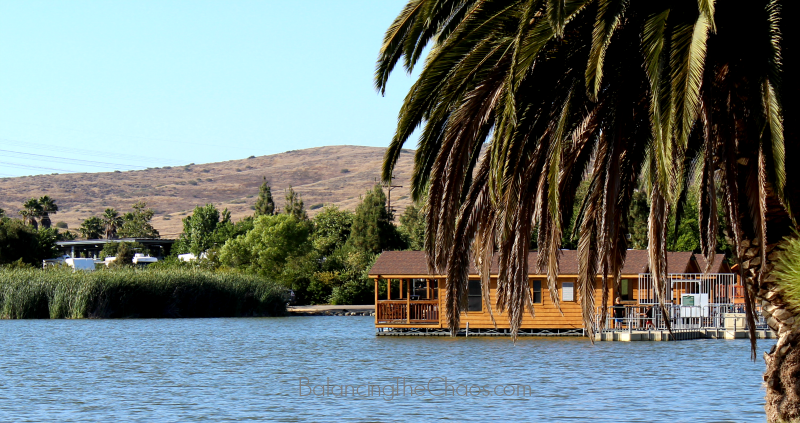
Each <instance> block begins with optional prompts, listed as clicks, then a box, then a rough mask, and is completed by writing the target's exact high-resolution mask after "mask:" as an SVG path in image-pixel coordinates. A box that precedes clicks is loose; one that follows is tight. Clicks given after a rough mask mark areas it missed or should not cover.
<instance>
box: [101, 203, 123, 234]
mask: <svg viewBox="0 0 800 423" xmlns="http://www.w3.org/2000/svg"><path fill="white" fill-rule="evenodd" d="M103 226H104V227H105V231H106V239H113V238H116V237H117V229H119V228H120V227H121V226H122V216H120V215H119V212H117V211H116V210H115V209H110V208H109V209H106V210H105V212H103Z"/></svg>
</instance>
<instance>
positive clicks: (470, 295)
mask: <svg viewBox="0 0 800 423" xmlns="http://www.w3.org/2000/svg"><path fill="white" fill-rule="evenodd" d="M473 284H474V285H473ZM473 287H477V290H478V293H477V294H475V293H474V291H473V289H472V288H473ZM482 290H483V286H482V284H481V280H480V279H468V280H467V312H476V313H482V312H483V292H482ZM474 300H477V302H476V303H477V304H478V305H479V306H480V308H477V307H474V305H473V304H475V303H473V301H474ZM473 307H474V308H473Z"/></svg>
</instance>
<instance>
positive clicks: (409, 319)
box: [406, 281, 411, 324]
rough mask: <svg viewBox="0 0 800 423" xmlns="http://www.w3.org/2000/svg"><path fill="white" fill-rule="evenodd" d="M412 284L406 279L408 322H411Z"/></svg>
mask: <svg viewBox="0 0 800 423" xmlns="http://www.w3.org/2000/svg"><path fill="white" fill-rule="evenodd" d="M410 285H411V284H409V283H408V281H406V323H408V324H411V287H410Z"/></svg>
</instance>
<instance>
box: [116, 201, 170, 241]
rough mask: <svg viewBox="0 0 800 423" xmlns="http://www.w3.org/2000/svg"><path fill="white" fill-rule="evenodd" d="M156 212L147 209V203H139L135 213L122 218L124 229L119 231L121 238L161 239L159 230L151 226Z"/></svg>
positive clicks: (136, 205)
mask: <svg viewBox="0 0 800 423" xmlns="http://www.w3.org/2000/svg"><path fill="white" fill-rule="evenodd" d="M154 214H155V212H154V211H153V209H150V208H147V203H145V202H144V201H139V202H137V203H136V204H134V205H133V211H131V212H128V213H125V214H124V215H123V216H122V227H120V228H119V229H118V230H117V235H118V236H119V237H121V238H159V237H160V235H159V233H158V230H156V228H154V227H153V225H152V224H150V221H151V220H152V219H153V215H154Z"/></svg>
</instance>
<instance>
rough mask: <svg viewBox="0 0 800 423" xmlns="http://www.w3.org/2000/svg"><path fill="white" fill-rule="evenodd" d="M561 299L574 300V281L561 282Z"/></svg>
mask: <svg viewBox="0 0 800 423" xmlns="http://www.w3.org/2000/svg"><path fill="white" fill-rule="evenodd" d="M561 301H575V283H574V282H563V283H562V284H561Z"/></svg>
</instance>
